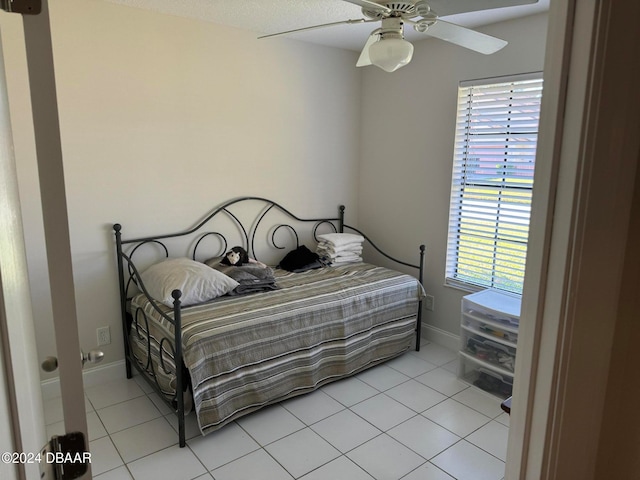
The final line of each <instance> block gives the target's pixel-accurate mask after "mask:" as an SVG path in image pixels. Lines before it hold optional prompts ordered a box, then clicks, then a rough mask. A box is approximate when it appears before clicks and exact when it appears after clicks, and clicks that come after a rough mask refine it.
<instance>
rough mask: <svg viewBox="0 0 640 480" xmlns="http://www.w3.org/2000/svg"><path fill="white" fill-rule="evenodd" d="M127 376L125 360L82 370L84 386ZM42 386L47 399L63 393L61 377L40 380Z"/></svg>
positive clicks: (100, 383) (43, 396) (43, 395)
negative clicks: (61, 390)
mask: <svg viewBox="0 0 640 480" xmlns="http://www.w3.org/2000/svg"><path fill="white" fill-rule="evenodd" d="M125 376H126V373H125V365H124V360H118V361H117V362H111V363H106V364H104V365H99V366H97V367H94V368H91V369H88V370H84V371H83V372H82V381H83V382H84V388H89V387H94V386H96V385H102V384H103V383H109V382H112V381H114V380H118V379H121V378H125ZM40 386H41V388H42V398H43V399H45V400H47V399H49V398H54V397H59V396H60V395H61V393H60V379H59V378H57V377H56V378H49V379H47V380H43V381H42V382H40Z"/></svg>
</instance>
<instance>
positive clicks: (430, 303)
mask: <svg viewBox="0 0 640 480" xmlns="http://www.w3.org/2000/svg"><path fill="white" fill-rule="evenodd" d="M424 308H426V309H427V310H429V311H430V312H433V311H434V310H435V309H436V299H435V297H434V296H433V295H427V296H426V297H424Z"/></svg>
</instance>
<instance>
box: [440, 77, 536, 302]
mask: <svg viewBox="0 0 640 480" xmlns="http://www.w3.org/2000/svg"><path fill="white" fill-rule="evenodd" d="M494 80H495V83H488V82H487V81H480V82H478V84H475V85H474V84H466V85H462V86H460V88H459V90H458V114H457V119H456V136H455V146H454V156H453V175H452V187H451V206H450V213H449V234H448V240H447V263H446V283H447V284H450V285H457V286H465V287H472V288H473V287H481V288H489V287H491V288H498V289H501V290H506V291H509V292H514V293H522V284H523V281H524V269H525V262H526V256H527V239H528V235H529V217H530V212H531V195H532V189H533V174H534V168H535V156H536V144H537V140H538V123H539V119H540V102H541V98H542V78H541V75H540V74H536V75H534V76H533V78H532V75H527V76H526V77H519V78H517V77H515V78H511V79H509V80H508V81H504V80H502V81H500V80H499V79H494Z"/></svg>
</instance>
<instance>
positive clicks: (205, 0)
mask: <svg viewBox="0 0 640 480" xmlns="http://www.w3.org/2000/svg"><path fill="white" fill-rule="evenodd" d="M106 1H109V2H111V3H117V4H120V5H126V6H129V7H135V8H142V9H145V10H152V11H156V12H161V13H165V14H169V15H177V16H181V17H187V18H195V19H199V20H203V21H207V22H212V23H217V24H221V25H227V26H231V27H236V28H240V29H243V30H249V31H252V32H256V36H257V35H259V34H267V33H276V32H282V31H286V30H292V29H296V28H302V27H308V26H312V25H318V24H323V23H330V22H336V21H341V20H347V19H357V18H363V17H362V13H361V9H360V7H358V6H357V5H354V4H352V3H348V2H345V1H341V0H106ZM480 1H481V0H433V1H432V2H430V4H431V6H432V7H433V9H434V10H435V11H436V12H437V13H438V14H439V15H441V16H443V17H444V16H445V15H447V14H448V13H450V12H451V8H452V7H451V5H452V4H456V3H460V2H469V3H471V4H473V3H474V2H480ZM491 1H492V0H482V2H483V3H484V4H486V2H491ZM380 3H382V2H380ZM548 8H549V0H538V2H537V3H536V4H533V5H525V6H518V7H507V8H496V9H492V10H484V11H480V12H474V13H465V14H458V15H447V16H446V18H445V19H446V20H447V21H449V22H452V23H458V24H460V25H464V26H467V27H471V28H473V27H478V26H480V25H487V24H490V23H495V22H499V21H503V20H508V19H511V18H516V17H523V16H526V15H532V14H535V13H540V12H544V11H547V10H548ZM376 26H377V24H364V25H363V24H357V25H339V26H333V27H329V28H323V29H317V30H310V31H306V32H298V33H294V34H290V35H288V38H292V39H297V40H302V41H306V42H311V43H316V44H320V45H327V46H331V47H339V48H346V49H350V50H356V51H359V50H360V49H362V46H363V45H364V42H365V41H366V39H367V37H368V35H369V33H370V32H371V31H372V30H373V29H374V28H376ZM405 35H406V38H407V39H408V40H414V41H415V40H418V39H422V38H424V35H421V34H419V33H416V32H414V31H413V29H411V28H406V29H405ZM264 41H269V40H268V39H265V40H264Z"/></svg>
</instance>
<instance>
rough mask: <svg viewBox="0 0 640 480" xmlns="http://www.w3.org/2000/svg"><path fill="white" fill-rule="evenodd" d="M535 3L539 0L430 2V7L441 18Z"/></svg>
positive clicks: (444, 0) (447, 0)
mask: <svg viewBox="0 0 640 480" xmlns="http://www.w3.org/2000/svg"><path fill="white" fill-rule="evenodd" d="M534 3H538V0H429V6H430V7H431V8H432V9H433V10H434V11H436V12H438V15H439V16H441V17H446V16H447V15H457V14H459V13H468V12H478V11H480V10H491V9H493V8H504V7H517V6H519V5H532V4H534Z"/></svg>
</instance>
